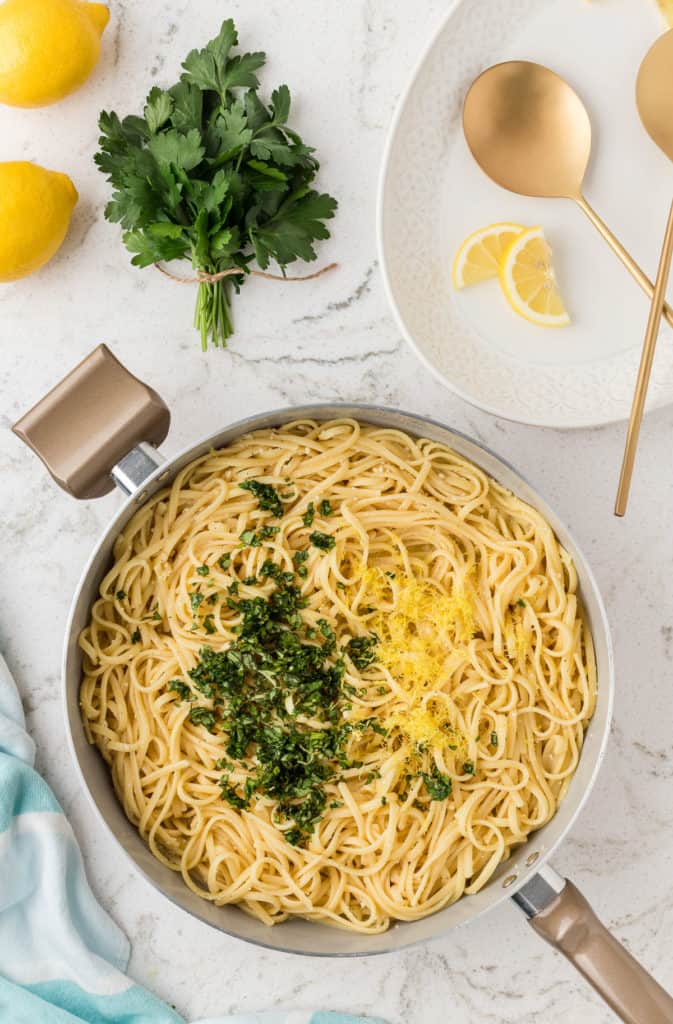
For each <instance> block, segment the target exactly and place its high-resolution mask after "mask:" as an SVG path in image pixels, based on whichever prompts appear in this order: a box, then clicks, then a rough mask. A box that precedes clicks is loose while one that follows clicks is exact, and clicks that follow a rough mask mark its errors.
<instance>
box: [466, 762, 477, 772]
mask: <svg viewBox="0 0 673 1024" xmlns="http://www.w3.org/2000/svg"><path fill="white" fill-rule="evenodd" d="M463 771H464V772H465V774H466V775H474V774H475V772H476V768H475V767H474V763H473V762H472V761H465V763H464V764H463Z"/></svg>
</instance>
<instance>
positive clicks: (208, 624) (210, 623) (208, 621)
mask: <svg viewBox="0 0 673 1024" xmlns="http://www.w3.org/2000/svg"><path fill="white" fill-rule="evenodd" d="M203 628H204V629H205V631H206V633H216V632H217V629H216V628H215V616H214V615H206V617H205V619H204V620H203Z"/></svg>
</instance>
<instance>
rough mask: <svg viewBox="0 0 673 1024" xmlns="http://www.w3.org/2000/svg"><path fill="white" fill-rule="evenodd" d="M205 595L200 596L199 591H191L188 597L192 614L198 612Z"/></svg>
mask: <svg viewBox="0 0 673 1024" xmlns="http://www.w3.org/2000/svg"><path fill="white" fill-rule="evenodd" d="M204 598H205V594H202V593H201V591H200V590H193V591H192V593H191V594H190V595H189V603H190V604H191V606H192V611H193V612H198V610H199V608H200V607H201V605H202V604H203V600H204Z"/></svg>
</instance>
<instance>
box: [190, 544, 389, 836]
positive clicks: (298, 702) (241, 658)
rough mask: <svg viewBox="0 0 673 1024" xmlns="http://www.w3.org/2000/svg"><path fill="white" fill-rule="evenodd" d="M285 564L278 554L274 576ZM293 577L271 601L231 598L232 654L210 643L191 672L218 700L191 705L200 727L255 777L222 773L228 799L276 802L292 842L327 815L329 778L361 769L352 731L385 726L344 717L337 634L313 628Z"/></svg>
mask: <svg viewBox="0 0 673 1024" xmlns="http://www.w3.org/2000/svg"><path fill="white" fill-rule="evenodd" d="M272 567H273V568H272ZM276 569H277V567H274V563H273V562H271V561H270V560H269V563H268V566H267V573H268V575H269V578H274V579H275V577H276V572H275V570H276ZM265 575H266V574H265ZM287 575H288V574H285V573H280V575H279V577H278V578H277V579H275V582H276V589H275V590H274V591H273V592H272V593H271V594H270V595H269V596H268V597H262V596H261V595H258V596H256V597H253V598H244V599H240V600H238V601H234V600H233V599H230V601H231V603H232V605H233V606H234V607H235V608H236V610H237V611H238V612H239V613H240V615H241V624H240V626H239V632H238V635H237V637H236V639H235V640H234V641H233V643H231V644H230V645H229V646H228V647H227V648H226V649H225V650H223V651H214V650H212V649H211V648H208V647H203V648H202V649H201V651H200V654H199V661H198V663H197V665H196V666H195V667H194V668H193V669H192V670H191V671H190V673H189V675H190V678H191V680H192V683H193V685H194V686H196V687H197V689H199V690H200V692H201V693H203V694H204V695H205V696H207V697H210V698H211V699H212V700H213V704H214V709H213V711H210V710H209V709H208V708H201V709H192V710H193V711H196V712H198V713H197V719H198V723H199V724H204V725H205V726H206V727H207V728H210V729H217V728H218V727H219V729H221V731H222V734H223V737H224V743H225V751H226V759H227V761H226V771H231V766H232V765H234V764H237V765H238V766H239V767H240V768H241V769H242V770H243V771H244V772H245V773H246V775H247V781H246V783H245V786H244V788H243V790H242V789H241V787H240V786H238V787H232V786H231V784H230V782H229V779H228V777H226V776H225V777H223V779H222V782H221V788H222V796H223V799H224V800H228V801H229V802H230V803H232V805H233V806H235V807H237V808H239V809H242V808H243V807H244V806H246V805H247V803H248V801H249V799H250V797H251V795H252V794H253V793H254V792H258V793H260V794H261V795H263V796H266V797H267V798H270V799H272V800H273V801H275V809H274V818H275V820H276V821H277V822H278V823H279V824H280V825H281V826H284V825H285V824H286V823H287V824H288V825H289V826H290V828H289V829H286V830H284V831H283V835H284V836H285V839H286V840H287V841H288V842H290V843H293V844H295V845H298V844H302V843H305V842H306V840H307V839H308V838H309V836H310V835H311V833H312V831H313V829H314V827H315V824H316V822H317V821H318V820H319V818H320V817H321V816H322V814H323V813H324V810H325V807H326V806H327V794H326V788H325V787H326V784H327V783H328V782H329V781H331V780H334V779H336V778H338V776H339V774H340V771H341V770H342V769H343V768H353V767H357V766H358V765H360V766H361V762H358V761H355V762H352V763H350V762H349V761H348V759H347V757H346V754H345V749H346V743H347V741H348V737H349V736H350V735H351V733H352V731H353V729H354V728H357V729H358V730H360V731H364V730H366V729H372V730H374V731H380V730H381V729H382V727H381V726H380V724H379V723H378V721H377V720H376V719H375V718H371V719H367V720H364V721H360V722H358V723H357V725H355V726H354V725H353V724H352V723H349V722H345V721H344V720H343V712H344V710H345V709H346V707H347V706H348V704H347V702H345V701H344V696H343V691H342V681H343V674H344V664H343V660H342V659H341V658H340V657H339V654H338V651H337V645H336V635H335V632H334V630H333V628H332V627H331V625H330V623H329V622H328V621H327V620H326V619H319V620H318V622H317V629H315V628H314V627H306V626H305V624H304V622H303V621H302V617H301V614H300V613H301V610H302V609H303V608H305V607H306V606H307V599H306V598H305V597H304V596H303V595H302V593H301V591H300V589H299V587H297V586H296V585H295V584H294V583H292V582H291V581H290V580H288V579H286V578H285V577H286V576H287ZM289 575H290V576H291V575H292V574H289ZM303 636H307V637H309V636H310V637H312V638H313V640H314V641H316V642H306V641H304V640H303V639H302V637H303ZM218 702H220V703H218ZM211 715H212V719H211V718H210V717H209V716H211ZM300 719H301V721H299V720H300ZM307 719H310V720H311V725H310V726H307V725H304V724H303V722H304V721H306V720H307ZM192 720H194V719H193V718H192ZM316 723H319V727H317V726H316ZM383 731H384V732H385V730H383Z"/></svg>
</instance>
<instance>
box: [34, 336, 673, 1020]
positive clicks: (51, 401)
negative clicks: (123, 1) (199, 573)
mask: <svg viewBox="0 0 673 1024" xmlns="http://www.w3.org/2000/svg"><path fill="white" fill-rule="evenodd" d="M338 416H352V417H355V418H357V419H359V420H361V421H364V422H367V423H374V424H377V425H382V426H386V427H395V428H399V429H400V430H404V431H407V432H408V433H410V434H412V435H423V436H425V437H430V438H432V439H434V440H437V441H441V442H444V443H446V444H448V445H450V446H451V447H452V448H453V449H455V450H456V451H458V452H460V453H461V454H462V455H464V456H466V457H467V458H468V459H471V460H472V461H473V462H474V463H476V464H477V465H478V466H480V467H481V468H482V469H484V470H485V471H486V472H487V473H489V474H490V475H491V476H492V477H494V478H495V479H496V480H499V481H500V483H502V484H504V485H505V486H506V487H509V488H510V489H511V490H512V491H514V492H515V493H516V494H518V495H519V496H520V497H521V498H523V499H524V500H525V501H528V502H530V504H531V505H533V506H535V507H536V508H537V509H538V510H539V511H540V512H541V513H542V514H543V515H544V516H545V517H546V518H547V520H548V521H549V522H550V523H551V525H552V527H553V528H554V530H555V532H556V535H557V536H558V538H559V540H560V541H561V543H562V544H563V545H564V547H565V548H566V549H567V550H568V551H569V552H570V554H571V555H572V557H573V559H574V562H575V565H576V567H577V573H578V577H579V581H580V589H581V594H582V599H583V602H584V606H585V608H586V610H587V614H588V616H589V619H590V624H591V630H592V633H593V638H594V644H595V648H596V659H597V663H598V702H597V706H596V712H595V715H594V717H593V719H592V721H591V723H590V725H589V728H588V731H587V735H586V740H585V743H584V749H583V751H582V757H581V760H580V763H579V767H578V769H577V772H576V773H575V776H574V778H573V779H572V782H571V784H570V788H569V790H568V794H567V796H566V798H565V799H564V801H563V802H562V804H561V805H560V807H559V810H558V812H557V814H556V815H555V817H554V818H553V819H552V820H551V821H550V822H549V823H548V824H547V825H545V826H544V828H542V829H540V830H539V831H538V832H535V833H534V834H533V835H532V836H531V837H530V839H529V840H528V842H527V843H526V844H525V845H524V846H522V847H521V848H520V849H519V850H518V851H516V853H515V854H514V855H513V856H512V857H511V858H510V860H508V861H507V862H506V863H504V864H502V865H501V866H500V868H499V869H498V870H497V871H496V872H495V874H494V875H493V877H492V878H491V879H490V881H489V882H488V884H487V885H486V886H485V887H484V888H483V889H482V890H481V891H480V892H479V893H477V894H476V895H474V896H468V897H464V898H463V899H461V900H459V901H458V902H457V903H455V904H454V905H453V906H450V907H447V908H446V909H445V910H442V911H440V912H438V913H436V914H433V915H432V916H430V917H426V918H424V919H423V920H420V921H414V922H408V923H403V924H398V925H395V926H394V927H393V928H391V929H390V930H389V931H387V932H386V933H385V934H382V935H356V934H351V933H349V932H344V931H339V930H335V929H332V928H328V927H327V926H325V925H320V924H315V923H309V922H306V921H301V920H290V921H287V922H285V923H283V924H281V925H277V926H276V927H274V928H268V927H266V926H265V925H263V924H261V923H260V922H259V921H257V920H255V919H254V918H251V917H249V916H248V915H246V914H244V913H243V912H242V911H241V910H239V909H238V908H237V907H235V906H229V907H216V906H214V905H213V904H212V903H209V902H207V901H206V900H202V899H200V898H199V897H198V896H196V895H195V894H194V893H192V892H191V891H190V890H189V889H188V888H187V887H186V886H185V885H184V883H183V881H182V879H181V877H180V876H179V875H178V874H176V873H174V872H172V871H170V870H169V869H168V868H166V867H164V866H163V865H162V864H160V863H159V861H157V860H156V859H155V858H154V857H153V856H152V854H151V853H150V852H149V850H148V849H147V847H146V846H145V844H144V842H143V841H142V839H141V838H140V836H139V835H138V833H137V831H136V829H135V828H134V827H133V825H131V824H130V822H129V821H128V820H127V818H126V816H125V815H124V812H123V810H122V808H121V806H120V804H119V802H118V800H117V798H116V796H115V794H114V791H113V789H112V785H111V781H110V775H109V771H108V769H107V767H106V765H105V764H104V763H103V760H102V759H101V757H100V756H99V754H98V752H97V750H96V749H95V748H93V747H91V746H90V745H89V744H88V743H87V741H86V739H85V736H84V731H83V728H82V723H81V720H80V714H79V699H78V694H79V686H80V678H81V662H80V652H79V648H78V645H77V637H78V635H79V633H80V630H81V629H82V628H83V626H84V625H85V623H86V621H87V618H88V615H89V609H90V606H91V604H92V602H93V601H94V599H95V597H96V595H97V592H98V586H99V582H100V580H101V578H102V576H103V575H104V573H105V571H106V569H107V568H108V566H109V563H110V560H111V552H112V546H113V544H114V541H115V539H116V537H117V536H118V534H119V532H120V531H121V530H122V529H123V527H124V526H125V524H126V523H127V522H128V520H129V519H130V517H131V516H132V515H133V514H134V512H135V511H136V510H137V508H138V507H139V506H140V505H142V504H143V503H144V502H145V501H146V500H147V498H148V497H150V496H151V495H152V494H154V493H155V492H156V491H157V490H158V489H159V488H161V487H163V486H165V485H166V484H168V483H170V481H171V480H172V479H173V477H174V476H175V474H176V473H177V472H178V471H179V470H180V469H182V468H183V467H184V466H185V465H187V463H189V462H191V461H192V460H193V459H195V458H197V457H198V456H200V455H202V454H203V453H204V452H206V451H208V450H209V449H211V448H217V447H221V446H223V445H226V444H228V443H229V442H231V441H232V440H234V439H235V438H237V437H238V436H239V435H240V434H242V433H244V432H248V431H251V430H256V429H259V428H266V427H273V426H279V425H280V424H283V423H287V422H289V421H290V420H294V419H296V418H298V417H311V418H315V419H318V420H326V419H331V418H334V417H338ZM169 418H170V417H169V413H168V410H167V408H166V406H165V405H164V403H163V402H162V400H161V399H160V398H159V396H158V395H156V393H155V392H153V391H152V390H151V389H150V388H148V387H147V386H146V385H144V384H142V383H141V382H140V381H138V380H137V379H136V378H135V377H132V376H131V374H129V373H128V371H126V370H125V368H124V367H123V366H121V364H120V363H118V362H117V360H116V359H115V358H114V356H112V354H111V353H110V352H109V351H108V350H107V349H106V348H105V346H100V347H99V348H98V349H96V350H95V351H94V352H92V353H91V354H90V355H89V356H88V357H87V358H86V359H85V360H84V361H83V362H82V363H81V364H80V365H79V366H78V367H76V369H75V370H73V371H72V373H70V374H69V375H68V376H67V377H66V378H65V379H64V380H63V381H62V382H61V383H60V384H58V385H57V386H56V387H55V388H54V389H53V391H51V392H50V394H49V395H48V396H47V397H46V398H44V399H43V400H42V401H41V402H40V403H38V405H36V406H35V407H34V408H33V409H32V410H31V411H30V412H29V413H27V414H26V415H25V416H24V417H23V418H22V419H21V420H20V421H19V422H18V423H17V424H16V425H15V427H14V430H15V432H16V433H17V434H18V435H19V436H20V437H21V438H22V439H23V440H24V441H26V443H27V444H29V445H30V446H31V447H32V448H33V450H34V451H36V452H37V454H38V455H39V456H40V458H42V460H43V461H44V462H45V464H46V465H47V467H48V469H49V471H50V472H51V474H52V476H54V478H55V479H56V480H57V481H58V483H59V484H60V485H61V486H63V487H64V488H65V489H66V490H67V491H68V492H69V493H71V494H72V495H74V496H75V497H79V498H90V497H95V496H98V495H100V494H103V493H105V492H106V491H109V490H112V489H113V486H114V484H116V485H117V486H119V487H120V488H121V489H122V491H124V493H125V495H126V500H125V502H124V503H123V504H122V506H121V507H120V509H119V511H118V513H117V515H116V516H115V517H114V519H113V520H112V522H111V523H110V525H109V527H108V529H107V530H106V531H105V533H104V534H103V536H102V537H101V539H100V541H99V543H98V545H97V547H96V549H95V550H94V552H93V553H92V555H91V558H90V559H89V562H88V564H87V566H86V567H85V569H84V572H83V573H82V577H81V580H80V583H79V586H78V587H77V591H76V593H75V597H74V600H73V604H72V609H71V612H70V617H69V620H68V627H67V635H66V642H65V652H64V659H63V681H64V700H65V710H66V721H67V733H68V737H69V742H70V747H71V750H72V754H73V758H74V761H75V766H76V769H77V771H78V773H79V775H80V779H81V782H82V785H83V787H84V790H85V792H86V793H87V795H88V797H89V800H90V801H91V805H92V807H93V809H94V811H95V813H96V814H97V815H98V817H99V819H100V820H101V821H102V822H103V824H104V825H105V826H106V828H108V829H109V830H110V832H111V833H112V835H113V836H114V837H115V839H116V840H117V842H118V843H119V844H120V846H121V847H122V848H123V849H124V851H125V852H126V854H127V856H128V857H129V859H130V860H131V861H132V863H133V864H134V865H135V867H136V868H137V869H138V870H139V871H140V872H141V874H143V875H144V877H145V878H146V879H147V880H148V881H149V882H151V883H152V884H153V885H154V886H155V887H156V888H158V889H159V890H160V891H161V892H162V893H164V895H166V896H167V897H168V898H169V899H170V900H172V901H173V902H174V903H176V904H178V906H180V907H182V908H183V909H184V910H186V911H187V912H188V913H190V914H192V915H193V916H194V917H197V918H199V919H200V920H202V921H205V922H207V923H208V924H210V925H212V926H213V927H215V928H218V929H220V930H221V931H224V932H227V933H228V934H229V935H234V936H236V937H238V938H240V939H245V940H246V941H248V942H253V943H256V944H257V945H260V946H267V947H270V948H273V949H279V950H283V951H285V952H293V953H304V954H313V955H319V956H359V955H370V954H373V953H384V952H388V951H390V950H396V949H401V948H403V947H405V946H409V945H412V944H414V943H418V942H424V941H425V940H428V939H432V938H435V937H437V936H439V935H443V934H445V933H446V932H448V931H450V930H451V929H452V928H455V927H456V926H457V925H459V924H463V923H464V922H466V921H469V920H472V919H473V918H475V917H477V916H478V915H480V914H483V913H485V912H486V911H487V910H490V909H491V908H492V907H494V906H496V905H497V904H499V903H501V902H502V901H503V900H505V899H509V898H512V899H513V900H514V902H515V903H516V904H517V905H518V906H519V907H520V908H521V909H522V910H523V912H524V913H525V914H526V915H527V917H528V918H529V921H530V923H531V925H532V926H533V928H534V929H535V930H536V931H537V932H538V933H539V934H540V935H541V936H542V937H543V938H545V939H546V940H547V941H548V942H550V943H551V944H552V945H553V946H555V947H556V948H557V949H559V950H560V951H561V952H562V953H564V955H565V956H566V957H567V958H568V959H569V960H571V961H572V962H573V963H574V965H575V966H576V967H577V968H578V970H580V971H581V972H582V973H583V974H584V975H585V977H586V978H587V979H588V981H589V982H590V983H591V984H592V985H593V986H594V987H595V988H596V989H597V990H598V991H599V992H600V993H601V995H602V996H603V998H604V999H605V1000H606V1001H607V1002H608V1004H609V1005H610V1006H611V1007H612V1008H613V1009H614V1010H615V1012H616V1013H617V1014H618V1016H620V1017H621V1019H622V1020H624V1021H627V1022H630V1024H673V1000H672V999H671V997H670V996H668V995H667V993H666V992H664V990H663V989H662V988H660V986H659V985H658V984H657V983H656V982H655V981H654V979H653V978H652V977H650V976H649V975H648V974H647V973H646V971H645V970H644V969H643V968H642V967H641V966H640V965H639V964H638V963H637V962H636V961H635V960H634V959H633V958H632V957H631V956H630V955H629V953H627V952H626V950H625V949H624V948H623V947H622V946H621V945H620V944H619V943H618V942H617V941H616V939H614V938H613V937H612V936H611V935H610V934H609V933H608V932H607V931H606V930H605V929H604V927H603V926H602V925H601V923H600V922H599V920H598V919H597V918H596V916H595V915H594V914H593V912H592V910H591V908H590V907H589V905H588V904H587V903H586V901H585V900H584V899H583V897H582V896H581V895H580V893H579V892H578V891H577V890H576V889H575V887H574V886H573V885H572V883H571V882H569V881H566V880H565V879H564V878H561V877H560V876H559V875H558V874H557V873H556V872H555V871H554V870H553V868H551V867H550V866H549V864H548V860H549V858H550V857H551V855H552V854H553V852H554V850H555V849H556V847H557V846H558V844H559V843H560V842H561V840H562V839H563V837H564V836H565V835H566V833H567V832H568V830H569V829H570V828H571V826H572V825H573V823H574V822H575V819H576V818H577V815H578V814H579V812H580V810H581V808H582V806H583V805H584V802H585V801H586V799H587V797H588V795H589V792H590V791H591V787H592V786H593V784H594V781H595V779H596V775H597V773H598V769H599V767H600V764H601V761H602V759H603V754H604V751H605V746H606V743H607V739H608V731H609V726H610V716H611V709H612V699H613V691H614V676H613V662H612V649H611V644H610V636H609V631H608V624H607V620H606V616H605V609H604V607H603V603H602V601H601V597H600V594H599V592H598V588H597V586H596V582H595V580H594V577H593V575H592V573H591V570H590V568H589V566H588V565H587V563H586V561H585V559H584V555H583V554H582V552H581V551H580V550H579V548H578V547H577V544H576V543H575V541H574V540H573V538H572V536H571V535H570V533H569V531H568V530H567V529H566V527H565V525H564V524H563V523H562V522H560V521H559V519H558V518H557V516H556V515H555V514H554V512H553V511H552V509H550V508H549V507H548V506H547V504H546V502H545V501H544V500H543V499H542V498H541V497H540V495H539V494H537V493H536V491H535V490H534V489H533V488H532V487H531V486H530V485H529V484H528V483H527V482H526V481H525V480H523V479H522V478H521V477H520V476H519V475H518V473H517V472H516V471H515V470H514V469H513V468H512V467H511V466H510V465H508V464H507V463H506V462H504V461H503V460H502V459H500V458H499V457H498V456H496V455H494V454H493V453H492V452H490V451H488V450H486V449H485V448H483V447H482V446H481V445H478V444H477V443H476V442H474V441H472V440H471V439H470V438H468V437H465V436H464V435H463V434H459V433H457V432H456V431H453V430H451V429H450V428H449V427H446V426H444V425H442V424H441V423H437V422H435V421H434V420H430V419H427V418H425V417H420V416H414V415H411V414H409V413H404V412H400V411H397V410H394V409H386V408H381V407H378V406H371V405H334V404H331V405H312V406H304V407H302V408H298V409H282V410H278V411H275V412H270V413H264V414H261V415H258V416H252V417H250V418H249V419H246V420H243V421H241V422H239V423H235V424H233V425H232V426H228V427H225V428H224V429H223V430H221V431H220V432H219V433H217V434H214V435H213V436H211V437H208V438H206V439H205V440H202V441H199V442H198V443H197V444H195V445H194V446H193V447H190V448H189V449H187V450H185V451H183V452H181V453H180V454H179V455H177V456H176V457H175V458H173V459H171V460H170V461H168V462H165V461H164V459H163V457H162V456H161V455H160V454H159V453H158V451H157V450H156V447H155V446H156V445H157V444H159V443H160V442H161V441H162V440H163V439H164V437H165V435H166V433H167V431H168V426H169Z"/></svg>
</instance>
